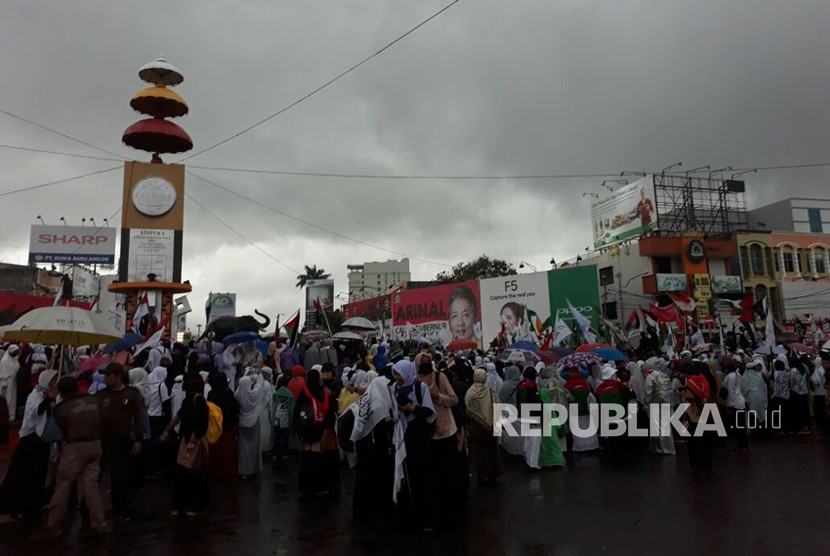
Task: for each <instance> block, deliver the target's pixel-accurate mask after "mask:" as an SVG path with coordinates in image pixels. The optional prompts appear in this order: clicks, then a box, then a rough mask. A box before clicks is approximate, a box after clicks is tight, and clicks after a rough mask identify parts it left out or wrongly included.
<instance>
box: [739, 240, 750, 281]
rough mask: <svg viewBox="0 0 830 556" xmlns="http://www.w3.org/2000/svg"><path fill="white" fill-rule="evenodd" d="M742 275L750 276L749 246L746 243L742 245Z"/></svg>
mask: <svg viewBox="0 0 830 556" xmlns="http://www.w3.org/2000/svg"><path fill="white" fill-rule="evenodd" d="M740 251H741V275H742V276H743V277H744V278H749V248H748V247H747V246H746V245H741V249H740Z"/></svg>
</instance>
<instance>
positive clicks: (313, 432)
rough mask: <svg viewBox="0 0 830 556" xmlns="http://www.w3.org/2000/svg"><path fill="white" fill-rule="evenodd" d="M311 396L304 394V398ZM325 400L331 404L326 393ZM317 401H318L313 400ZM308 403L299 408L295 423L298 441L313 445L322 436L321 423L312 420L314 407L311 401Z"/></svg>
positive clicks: (329, 397)
mask: <svg viewBox="0 0 830 556" xmlns="http://www.w3.org/2000/svg"><path fill="white" fill-rule="evenodd" d="M310 396H311V394H306V397H310ZM325 396H326V400H327V402H328V403H331V396H330V395H329V393H328V391H326V393H325ZM315 401H318V400H315ZM309 402H310V403H307V404H303V405H302V407H300V414H299V419H298V421H297V435H298V436H299V437H300V440H301V441H303V442H304V443H306V444H314V443H315V442H319V441H320V438H322V436H323V422H322V421H319V422H318V421H317V420H315V418H314V405H313V403H314V402H312V401H311V400H309ZM319 403H323V402H319Z"/></svg>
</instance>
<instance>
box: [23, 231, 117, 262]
mask: <svg viewBox="0 0 830 556" xmlns="http://www.w3.org/2000/svg"><path fill="white" fill-rule="evenodd" d="M115 232H116V229H115V228H92V227H88V228H87V227H84V226H40V225H36V226H32V228H31V231H30V234H29V263H30V264H32V263H34V264H42V263H87V264H114V263H115Z"/></svg>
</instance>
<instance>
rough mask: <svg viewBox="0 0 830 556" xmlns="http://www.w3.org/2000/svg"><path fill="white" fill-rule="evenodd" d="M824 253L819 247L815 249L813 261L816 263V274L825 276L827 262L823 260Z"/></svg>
mask: <svg viewBox="0 0 830 556" xmlns="http://www.w3.org/2000/svg"><path fill="white" fill-rule="evenodd" d="M825 253H826V251H825V250H824V249H822V248H821V247H816V249H815V250H814V251H813V260H814V261H815V262H816V274H827V261H826V260H825Z"/></svg>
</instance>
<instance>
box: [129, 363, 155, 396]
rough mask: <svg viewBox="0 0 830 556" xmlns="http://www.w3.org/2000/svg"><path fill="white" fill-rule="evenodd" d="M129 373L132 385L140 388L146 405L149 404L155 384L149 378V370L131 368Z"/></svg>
mask: <svg viewBox="0 0 830 556" xmlns="http://www.w3.org/2000/svg"><path fill="white" fill-rule="evenodd" d="M128 374H129V376H130V386H132V387H133V388H135V389H136V390H138V393H139V394H141V398H142V399H143V400H144V405H147V404H148V403H149V402H150V396H151V395H152V394H153V386H152V384H150V382H149V380H148V376H147V371H145V370H144V369H141V368H135V369H130V372H129V373H128Z"/></svg>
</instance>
